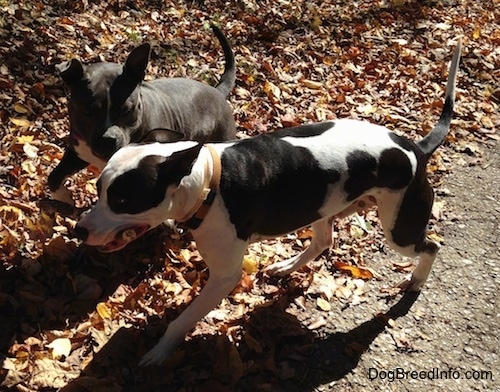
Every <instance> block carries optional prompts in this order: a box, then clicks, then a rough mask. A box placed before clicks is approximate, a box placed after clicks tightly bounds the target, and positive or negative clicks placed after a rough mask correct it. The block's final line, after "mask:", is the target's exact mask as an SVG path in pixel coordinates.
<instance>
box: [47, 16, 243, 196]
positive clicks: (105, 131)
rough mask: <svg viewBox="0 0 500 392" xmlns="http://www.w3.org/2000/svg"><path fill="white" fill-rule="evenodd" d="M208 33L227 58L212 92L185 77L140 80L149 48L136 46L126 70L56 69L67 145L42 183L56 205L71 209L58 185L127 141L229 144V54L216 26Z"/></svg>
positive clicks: (232, 75) (69, 65)
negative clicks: (63, 92)
mask: <svg viewBox="0 0 500 392" xmlns="http://www.w3.org/2000/svg"><path fill="white" fill-rule="evenodd" d="M212 29H213V31H214V33H215V35H216V36H217V38H218V39H219V41H220V43H221V46H222V48H223V51H224V57H225V69H224V73H223V74H222V76H221V79H220V81H219V84H218V85H217V86H216V87H212V86H209V85H206V84H204V83H201V82H198V81H195V80H191V79H185V78H168V79H167V78H163V79H157V80H153V81H150V82H143V79H144V76H145V74H146V67H147V65H148V62H149V56H150V52H151V46H150V44H149V43H144V44H142V45H140V46H138V47H137V48H135V49H134V50H133V51H132V52H131V53H130V54H129V56H128V58H127V60H126V62H125V64H124V65H122V64H117V63H111V62H101V63H95V64H91V65H83V64H82V63H80V61H78V60H76V59H73V60H71V61H69V62H65V63H62V64H60V65H59V66H57V68H58V69H59V70H60V72H61V77H62V79H63V80H64V82H65V84H66V85H67V86H68V87H69V89H70V93H71V98H70V100H69V105H68V110H69V118H70V135H69V146H68V148H67V149H66V151H65V153H64V156H63V158H62V160H61V162H60V163H59V164H58V165H57V166H56V168H55V169H54V170H53V171H52V173H51V174H50V176H49V178H48V185H49V189H50V190H51V192H52V195H53V197H54V198H55V199H56V200H60V201H64V202H67V203H70V204H72V203H73V201H72V199H71V196H70V195H69V193H68V191H67V189H66V188H65V187H64V186H63V182H64V180H65V179H66V178H67V177H68V176H70V175H71V174H74V173H76V172H77V171H79V170H81V169H83V168H84V167H86V166H87V165H88V164H92V165H94V166H96V167H98V168H99V169H102V168H103V167H104V165H105V164H106V161H107V160H108V159H109V157H110V156H111V155H112V154H113V153H114V152H116V151H117V150H118V149H120V148H122V147H124V146H126V145H127V144H129V143H137V142H141V141H158V142H172V141H178V140H196V141H199V142H207V141H211V142H213V141H225V140H233V139H235V137H236V127H235V124H234V118H233V114H232V110H231V107H230V106H229V104H228V102H227V101H226V98H227V96H228V94H229V92H230V91H231V90H232V89H233V87H234V83H235V79H236V71H235V63H234V54H233V51H232V49H231V46H230V44H229V42H228V41H227V39H226V37H225V36H224V34H223V33H222V32H221V31H220V30H219V29H218V28H217V27H216V26H212Z"/></svg>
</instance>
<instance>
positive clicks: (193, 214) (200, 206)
mask: <svg viewBox="0 0 500 392" xmlns="http://www.w3.org/2000/svg"><path fill="white" fill-rule="evenodd" d="M204 147H206V148H208V151H209V152H210V155H211V157H212V166H213V170H212V175H210V167H209V165H208V164H207V165H205V178H204V184H203V190H202V191H201V194H200V195H199V197H198V200H197V201H196V203H195V204H194V206H193V207H192V208H191V209H190V210H189V212H187V213H186V215H184V217H183V218H182V219H180V220H178V221H177V222H178V223H179V226H181V227H185V228H187V229H197V228H198V227H199V226H200V225H201V222H203V219H205V217H206V216H207V214H208V211H209V210H210V207H211V206H212V203H213V202H214V199H215V196H216V194H217V191H218V190H219V184H220V179H221V172H222V165H221V161H220V157H219V154H217V151H215V149H214V148H213V147H211V146H204Z"/></svg>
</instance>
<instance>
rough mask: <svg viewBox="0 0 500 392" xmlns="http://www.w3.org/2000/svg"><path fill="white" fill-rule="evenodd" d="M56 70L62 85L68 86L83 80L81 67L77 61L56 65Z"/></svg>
mask: <svg viewBox="0 0 500 392" xmlns="http://www.w3.org/2000/svg"><path fill="white" fill-rule="evenodd" d="M56 69H57V70H58V71H59V73H60V75H61V78H62V80H64V83H66V84H67V85H68V86H71V85H72V84H73V83H75V82H76V81H78V80H81V79H82V78H83V72H84V70H83V65H82V63H80V62H79V61H78V60H77V59H72V60H70V61H65V62H63V63H61V64H57V65H56Z"/></svg>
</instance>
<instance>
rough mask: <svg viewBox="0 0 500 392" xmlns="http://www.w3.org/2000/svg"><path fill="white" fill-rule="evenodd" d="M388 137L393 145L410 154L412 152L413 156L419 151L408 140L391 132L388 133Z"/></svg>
mask: <svg viewBox="0 0 500 392" xmlns="http://www.w3.org/2000/svg"><path fill="white" fill-rule="evenodd" d="M389 137H390V138H391V140H392V141H393V142H394V143H396V144H397V145H398V146H399V147H401V148H402V149H404V150H406V151H410V152H413V153H415V154H417V153H418V152H419V151H420V149H419V148H418V147H417V146H416V145H415V143H414V142H412V141H411V140H409V139H407V138H405V137H402V136H399V135H396V134H395V133H393V132H389Z"/></svg>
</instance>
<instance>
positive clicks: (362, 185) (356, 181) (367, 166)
mask: <svg viewBox="0 0 500 392" xmlns="http://www.w3.org/2000/svg"><path fill="white" fill-rule="evenodd" d="M346 162H347V167H348V174H349V178H347V180H346V182H345V183H344V190H345V191H346V192H347V200H348V201H352V200H354V199H356V198H357V197H359V196H361V195H362V194H363V193H364V192H365V191H367V190H368V189H370V188H373V187H374V186H375V184H376V183H377V176H376V170H377V160H376V159H375V158H374V157H372V156H371V155H370V154H368V153H367V152H365V151H363V150H355V151H353V152H351V153H350V154H348V155H347V158H346Z"/></svg>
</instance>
